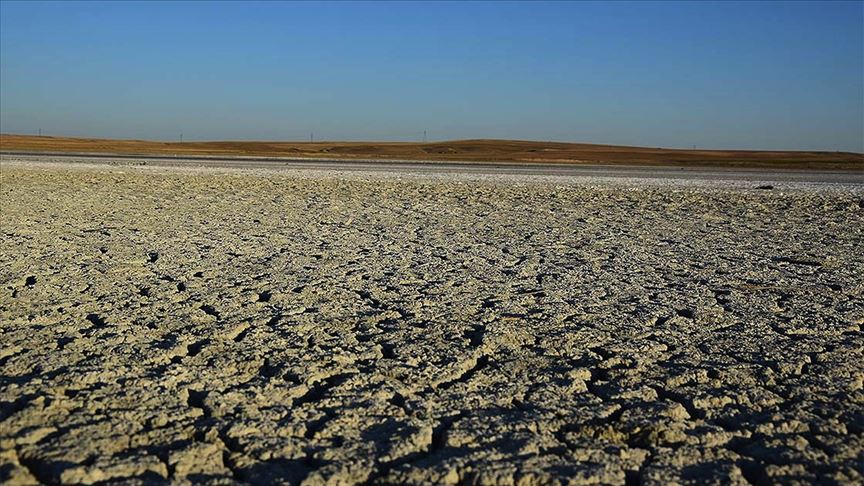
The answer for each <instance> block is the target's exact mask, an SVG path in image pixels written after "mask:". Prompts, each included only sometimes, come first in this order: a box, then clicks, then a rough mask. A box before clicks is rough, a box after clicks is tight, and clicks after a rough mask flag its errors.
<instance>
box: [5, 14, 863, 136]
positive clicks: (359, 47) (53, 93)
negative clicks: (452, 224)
mask: <svg viewBox="0 0 864 486" xmlns="http://www.w3.org/2000/svg"><path fill="white" fill-rule="evenodd" d="M862 30H864V3H862V2H821V3H818V2H817V3H807V2H791V3H784V2H765V3H757V2H743V3H734V2H718V3H707V2H682V3H651V2H636V3H626V2H614V3H585V2H578V3H565V2H550V3H536V2H532V3H497V2H477V3H457V2H444V3H430V2H420V3H393V2H386V3H353V2H352V3H347V2H344V3H276V2H264V3H220V2H214V3H206V2H190V3H169V2H142V3H134V2H116V3H110V2H93V3H73V2H62V3H61V2H56V3H53V2H52V3H37V2H11V1H3V2H2V3H0V130H2V131H3V132H4V133H35V132H36V131H37V130H38V129H39V128H41V129H42V130H43V133H45V134H56V135H72V136H94V137H117V138H147V139H165V140H170V139H176V138H177V137H178V136H179V133H180V132H181V131H182V132H183V134H184V138H185V139H187V140H192V139H200V140H204V139H272V140H279V139H308V136H309V132H312V131H314V132H315V134H316V135H315V136H316V139H330V140H337V139H355V140H360V139H377V140H417V139H419V138H420V137H422V133H423V130H424V129H425V130H427V131H428V133H429V138H430V139H433V140H441V139H459V138H517V139H536V140H569V141H580V142H595V143H615V144H630V145H645V146H668V147H690V146H693V145H696V146H699V147H706V148H707V147H713V148H752V149H770V148H778V149H779V148H782V149H804V150H807V149H820V150H853V151H858V152H862V151H864V34H862Z"/></svg>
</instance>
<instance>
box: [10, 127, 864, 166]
mask: <svg viewBox="0 0 864 486" xmlns="http://www.w3.org/2000/svg"><path fill="white" fill-rule="evenodd" d="M0 151H4V152H16V151H17V152H72V153H104V154H140V155H177V156H195V155H212V156H261V157H314V158H338V159H355V158H356V159H382V160H387V159H411V160H430V161H468V162H471V161H474V162H520V163H562V164H621V165H673V166H711V167H739V168H740V167H754V168H756V167H758V168H771V167H773V168H785V169H838V170H840V169H845V170H858V169H860V170H864V154H860V153H852V152H804V151H760V150H682V149H663V148H646V147H626V146H615V145H593V144H583V143H564V142H533V141H521V140H455V141H450V142H430V143H417V142H314V143H311V142H244V141H233V142H232V141H215V142H182V143H181V142H154V141H148V140H109V139H96V138H68V137H37V136H29V135H0Z"/></svg>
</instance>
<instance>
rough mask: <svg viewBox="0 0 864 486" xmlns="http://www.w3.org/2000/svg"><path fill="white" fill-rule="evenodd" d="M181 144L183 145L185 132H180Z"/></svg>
mask: <svg viewBox="0 0 864 486" xmlns="http://www.w3.org/2000/svg"><path fill="white" fill-rule="evenodd" d="M180 143H183V132H180Z"/></svg>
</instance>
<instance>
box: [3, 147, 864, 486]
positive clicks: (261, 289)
mask: <svg viewBox="0 0 864 486" xmlns="http://www.w3.org/2000/svg"><path fill="white" fill-rule="evenodd" d="M0 169H2V170H0V210H2V214H0V218H2V219H0V223H2V228H0V320H2V325H0V341H2V348H0V482H9V483H12V484H28V483H34V482H37V481H41V482H63V483H93V482H115V483H123V484H130V483H133V484H134V483H160V482H172V483H185V482H195V483H212V484H227V483H235V482H248V483H254V484H301V483H303V484H360V483H367V484H456V483H467V484H501V485H504V484H519V485H530V484H559V483H560V484H594V483H602V484H626V485H635V484H670V483H672V482H677V483H684V484H766V483H771V482H781V483H790V484H791V483H814V482H820V483H829V484H830V483H845V484H851V483H861V482H862V481H864V390H862V380H864V365H862V363H864V335H862V324H864V279H862V277H861V276H862V275H864V252H862V249H864V190H862V188H861V186H830V185H820V186H808V185H806V184H776V185H774V187H773V189H771V190H765V189H757V188H756V187H755V186H753V185H748V183H744V182H741V183H736V184H722V183H717V182H711V183H707V182H706V183H704V184H698V183H693V182H680V183H672V182H657V181H654V182H648V181H639V180H628V179H620V180H615V181H611V180H600V179H591V178H575V177H528V176H494V177H493V176H488V177H484V176H479V175H459V176H455V175H454V176H446V175H425V176H421V175H416V176H411V175H405V174H400V175H392V174H391V175H387V174H383V173H374V172H369V173H362V172H352V173H350V174H349V173H341V172H338V171H297V170H288V169H286V170H282V171H267V170H239V169H236V170H235V169H189V168H185V169H181V168H175V169H172V168H164V167H163V168H153V167H122V166H115V167H109V166H96V165H77V166H68V165H63V164H39V163H23V162H15V161H14V160H12V159H10V158H4V159H3V162H2V165H0Z"/></svg>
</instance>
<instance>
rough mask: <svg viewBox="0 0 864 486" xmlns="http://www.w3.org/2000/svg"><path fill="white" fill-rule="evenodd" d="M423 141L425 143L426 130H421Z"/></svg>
mask: <svg viewBox="0 0 864 486" xmlns="http://www.w3.org/2000/svg"><path fill="white" fill-rule="evenodd" d="M423 143H426V130H423Z"/></svg>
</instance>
